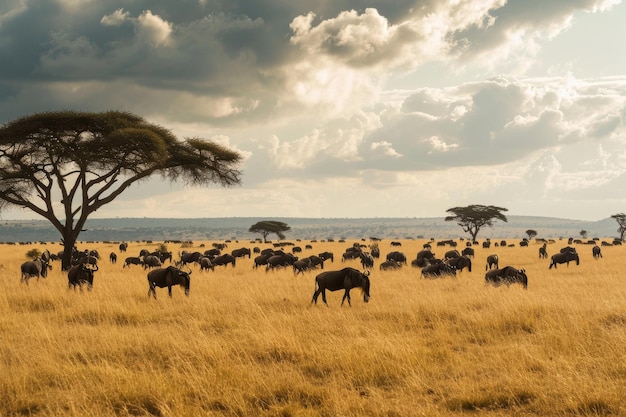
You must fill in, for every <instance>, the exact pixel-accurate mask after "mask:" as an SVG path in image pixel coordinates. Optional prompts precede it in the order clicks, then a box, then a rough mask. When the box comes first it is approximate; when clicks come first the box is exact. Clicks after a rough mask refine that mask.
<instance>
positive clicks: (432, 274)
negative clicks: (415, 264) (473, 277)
mask: <svg viewBox="0 0 626 417" xmlns="http://www.w3.org/2000/svg"><path fill="white" fill-rule="evenodd" d="M444 275H448V276H456V268H455V267H454V266H452V265H448V264H447V263H445V262H441V263H436V264H432V265H426V266H425V267H424V268H422V273H421V276H422V277H424V278H438V277H440V276H444Z"/></svg>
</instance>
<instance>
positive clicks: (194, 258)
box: [180, 251, 203, 265]
mask: <svg viewBox="0 0 626 417" xmlns="http://www.w3.org/2000/svg"><path fill="white" fill-rule="evenodd" d="M202 255H203V254H202V253H200V252H198V251H196V252H187V251H182V252H181V253H180V263H181V264H182V265H186V264H190V263H193V262H198V259H200V257H201V256H202Z"/></svg>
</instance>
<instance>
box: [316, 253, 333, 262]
mask: <svg viewBox="0 0 626 417" xmlns="http://www.w3.org/2000/svg"><path fill="white" fill-rule="evenodd" d="M317 256H319V257H320V258H322V259H323V260H327V259H330V261H331V262H335V256H334V255H333V253H332V252H322V253H320V254H318V255H317Z"/></svg>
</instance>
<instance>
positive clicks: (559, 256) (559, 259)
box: [548, 249, 580, 269]
mask: <svg viewBox="0 0 626 417" xmlns="http://www.w3.org/2000/svg"><path fill="white" fill-rule="evenodd" d="M572 261H576V265H579V264H580V259H579V257H578V253H577V252H576V249H574V251H573V252H572V251H571V250H567V251H565V252H559V253H555V254H554V255H552V258H551V260H550V266H549V267H548V269H552V267H554V268H555V269H556V266H557V264H564V263H567V266H569V263H570V262H572Z"/></svg>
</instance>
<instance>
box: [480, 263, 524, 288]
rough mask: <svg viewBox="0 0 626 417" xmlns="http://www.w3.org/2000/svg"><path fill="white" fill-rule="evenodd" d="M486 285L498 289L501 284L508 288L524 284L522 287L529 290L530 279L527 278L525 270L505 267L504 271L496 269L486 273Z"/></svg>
mask: <svg viewBox="0 0 626 417" xmlns="http://www.w3.org/2000/svg"><path fill="white" fill-rule="evenodd" d="M485 283H486V284H493V285H495V286H496V287H497V286H499V285H501V284H505V285H507V286H508V285H511V284H515V283H518V284H522V286H523V287H524V288H525V289H526V288H528V277H527V276H526V271H525V270H523V269H516V268H513V267H512V266H505V267H504V268H502V269H494V270H492V271H488V272H487V273H485Z"/></svg>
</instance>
